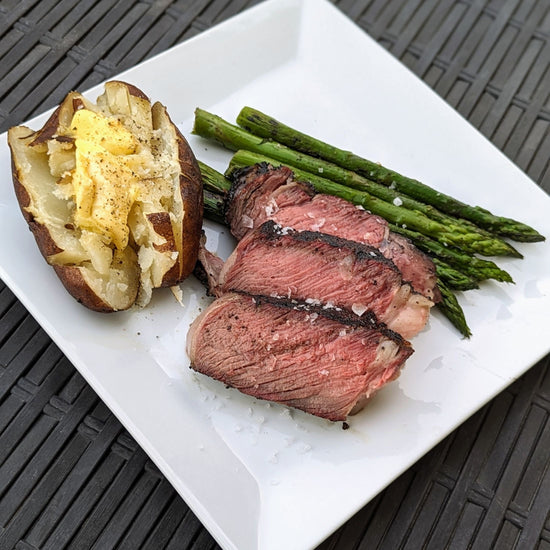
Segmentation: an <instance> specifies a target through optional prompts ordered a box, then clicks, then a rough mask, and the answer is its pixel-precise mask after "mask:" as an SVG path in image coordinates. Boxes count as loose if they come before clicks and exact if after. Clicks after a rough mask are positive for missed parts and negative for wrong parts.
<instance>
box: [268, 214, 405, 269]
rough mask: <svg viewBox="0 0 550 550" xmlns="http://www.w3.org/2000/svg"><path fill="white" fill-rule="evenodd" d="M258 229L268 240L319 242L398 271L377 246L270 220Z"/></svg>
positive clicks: (359, 258) (361, 259)
mask: <svg viewBox="0 0 550 550" xmlns="http://www.w3.org/2000/svg"><path fill="white" fill-rule="evenodd" d="M258 231H259V233H260V234H261V235H262V236H263V237H264V238H265V239H266V240H268V241H278V240H281V239H283V238H285V237H286V236H288V237H289V238H291V239H293V240H295V241H298V242H304V243H315V242H321V243H324V244H326V245H328V246H330V247H332V248H339V249H346V250H349V251H350V252H353V254H354V255H355V256H356V258H357V259H358V260H360V261H364V260H376V261H378V262H381V263H383V264H385V265H386V266H388V267H389V268H390V269H393V270H394V271H395V272H397V273H400V271H399V270H398V269H397V267H396V265H395V264H394V263H393V262H392V261H391V260H390V259H388V258H386V257H385V256H384V255H383V254H382V253H381V252H380V251H379V250H378V249H377V248H374V247H373V246H369V245H367V244H363V243H359V242H357V241H349V240H347V239H342V238H341V237H336V236H334V235H328V234H326V233H320V232H318V231H296V230H294V229H291V228H286V227H285V228H283V227H281V226H280V225H278V224H277V223H275V222H274V221H272V220H268V221H266V222H264V223H263V224H262V225H261V226H260V227H259V228H258ZM315 251H316V252H318V249H315Z"/></svg>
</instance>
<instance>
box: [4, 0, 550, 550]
mask: <svg viewBox="0 0 550 550" xmlns="http://www.w3.org/2000/svg"><path fill="white" fill-rule="evenodd" d="M254 3H256V2H245V1H242V0H240V1H239V0H233V1H231V0H229V1H227V0H214V1H207V0H195V1H184V0H182V1H168V0H162V1H161V0H159V1H141V2H137V1H123V0H120V1H114V0H99V1H96V2H92V1H80V2H78V1H76V0H70V1H69V0H41V1H33V0H21V1H20V0H9V1H8V0H5V1H2V2H0V59H1V63H0V129H1V130H2V131H4V130H6V129H7V128H8V127H9V126H10V125H13V124H17V123H20V122H22V121H23V120H25V119H27V118H29V117H31V116H33V115H35V114H38V113H40V112H42V111H43V110H45V109H46V108H49V107H52V106H54V105H56V104H57V103H58V102H59V101H60V100H61V99H62V98H63V97H64V95H65V94H66V93H67V91H69V90H70V89H81V90H82V89H86V88H88V87H90V86H92V85H94V84H96V83H98V82H100V81H102V80H104V79H106V78H108V77H110V76H112V75H114V74H117V73H119V72H120V71H121V70H124V69H126V68H129V67H131V66H133V65H134V64H136V63H138V62H139V61H141V60H143V59H146V58H147V57H149V56H151V55H154V54H155V53H158V52H160V51H162V50H164V49H166V48H168V47H170V46H172V45H174V44H175V43H177V42H179V41H182V40H185V39H186V38H188V37H190V36H193V35H195V34H197V33H200V32H202V31H203V30H205V29H207V28H209V27H211V26H212V25H214V24H216V23H218V22H220V21H222V20H224V19H226V18H227V17H230V16H231V15H233V14H236V13H238V12H240V11H242V10H243V9H246V8H247V7H248V6H250V5H252V4H254ZM335 4H336V5H337V6H338V7H339V8H340V9H341V10H343V11H344V12H345V13H347V14H348V15H349V16H350V17H351V18H352V19H353V20H355V21H356V22H357V24H358V25H360V26H361V27H362V28H363V29H365V30H366V31H367V32H368V33H369V34H370V35H371V36H373V37H374V38H375V39H376V40H378V41H379V42H380V43H381V44H383V45H384V47H386V48H387V49H388V50H389V51H390V52H392V53H393V54H394V55H395V56H396V57H398V58H399V59H401V60H402V61H403V63H404V64H405V65H407V66H408V67H409V68H410V69H411V70H413V71H414V72H415V73H416V74H417V75H418V76H420V77H421V78H422V79H423V80H424V81H425V82H426V83H427V84H428V85H430V86H431V87H432V88H433V89H434V90H435V91H436V92H437V93H439V94H440V95H441V96H442V97H443V98H444V99H445V100H446V101H447V102H448V103H449V104H451V105H452V106H453V107H454V108H455V109H457V110H458V112H459V113H461V114H462V115H463V116H464V117H466V118H467V119H468V120H469V121H470V122H471V123H472V124H473V125H474V126H476V127H477V128H479V129H480V130H481V131H482V132H483V133H484V134H485V135H486V136H487V137H488V138H489V139H490V140H491V141H492V142H493V143H495V145H497V146H498V147H499V148H500V149H501V150H502V151H503V152H504V153H505V154H506V155H507V156H508V157H509V158H510V159H511V160H512V161H514V162H515V163H516V164H517V165H518V166H519V167H520V168H522V169H523V170H524V171H525V172H526V173H527V174H528V175H529V176H530V177H531V178H533V179H534V180H535V181H536V182H537V183H539V185H541V186H542V187H543V188H544V189H545V190H546V191H549V190H550V170H549V156H550V155H549V152H550V132H549V124H550V99H549V92H550V66H549V59H550V44H549V42H550V40H549V37H550V4H549V3H548V1H547V0H538V1H537V0H506V1H505V0H494V1H481V0H464V1H454V0H453V1H451V0H388V1H387V0H362V1H346V0H342V1H340V2H335ZM548 365H549V358H548V357H547V358H545V359H544V360H542V361H541V362H540V363H539V364H537V365H536V366H535V367H533V368H532V369H531V370H530V371H529V372H528V373H527V374H526V375H524V376H523V377H522V378H521V379H520V380H518V381H517V382H516V383H515V384H513V385H512V386H511V387H510V388H508V389H507V390H506V391H504V392H503V393H502V394H500V395H499V396H498V397H497V398H495V399H494V400H493V401H492V402H491V403H489V404H488V405H486V406H485V407H484V408H483V409H482V410H480V411H479V412H478V413H477V414H475V415H474V416H472V417H471V418H470V419H469V420H468V421H467V422H466V423H465V424H463V425H462V426H461V427H459V428H458V429H457V430H456V431H455V432H454V433H452V434H451V435H450V436H449V437H447V438H446V439H445V440H444V441H442V442H441V443H440V444H439V445H438V446H437V447H436V448H434V449H433V450H432V451H431V452H430V453H428V454H427V455H426V456H425V457H424V458H423V459H421V460H420V461H419V462H418V463H417V464H415V465H414V466H413V467H412V468H411V469H409V470H408V471H407V472H405V473H404V474H403V475H402V476H400V477H399V478H398V479H397V480H396V481H395V482H394V483H393V484H391V485H390V486H389V487H388V488H387V489H386V490H385V491H383V492H382V493H381V494H379V495H378V496H377V497H376V498H375V499H373V500H372V501H371V502H370V503H369V504H367V505H366V506H365V507H364V508H363V509H362V510H361V511H360V512H359V513H357V514H356V515H355V516H354V517H353V518H352V519H351V520H350V521H349V522H347V523H346V524H345V525H344V526H343V527H342V528H340V529H339V530H338V531H337V532H336V533H335V534H334V535H332V536H331V537H329V539H328V540H327V541H325V543H323V544H322V545H321V547H320V548H322V550H329V549H335V550H347V549H351V548H358V549H367V548H368V549H369V550H370V549H372V548H384V549H392V550H393V549H397V548H403V549H405V548H406V549H417V548H430V549H434V550H439V549H441V548H453V549H461V548H479V549H487V548H493V547H494V548H515V549H529V550H530V549H534V548H538V549H541V550H542V549H545V548H550V519H549V510H550V468H549V467H548V466H549V449H550V422H549V412H550V374H549V370H548ZM334 505H335V507H336V506H338V503H337V502H335V503H334ZM215 547H217V545H216V543H215V541H214V540H213V539H212V537H211V536H210V535H209V534H208V532H207V531H206V530H205V529H204V528H203V527H202V525H201V524H200V522H198V520H197V519H196V518H195V516H194V515H193V514H192V513H191V511H190V510H189V509H188V507H187V505H186V504H185V503H184V502H183V501H182V500H181V498H180V497H179V496H178V495H177V494H176V493H175V491H174V490H173V488H172V487H171V486H170V484H169V483H168V482H167V481H166V480H165V479H164V477H163V476H162V474H160V472H159V471H158V470H157V468H156V467H155V466H154V465H153V464H152V463H151V461H150V460H149V459H148V457H147V456H146V455H145V453H144V452H143V451H142V450H141V449H140V448H139V447H138V446H137V445H136V443H135V442H134V440H133V439H132V438H131V437H130V436H129V435H128V434H127V433H126V432H125V430H124V429H123V428H122V426H121V425H120V424H119V422H118V421H117V420H116V419H115V418H114V416H113V415H112V414H111V413H110V411H109V410H108V409H107V408H106V407H105V405H104V404H103V403H102V402H101V400H99V399H98V397H97V396H96V395H95V394H94V392H93V391H92V390H91V388H90V387H89V386H88V385H87V384H86V382H85V381H84V380H83V379H82V377H81V376H80V375H79V374H78V372H77V371H76V370H75V369H74V367H73V366H72V365H71V364H70V363H69V362H68V361H67V359H66V358H64V356H63V355H62V353H61V352H60V351H59V350H58V349H57V347H56V346H55V344H53V343H52V342H51V340H50V339H49V338H48V336H47V335H46V334H45V333H44V331H43V330H42V329H41V328H40V327H39V326H38V324H37V323H36V322H35V321H34V319H33V318H32V317H31V316H30V315H29V314H28V313H27V312H26V311H25V309H24V308H23V307H22V305H21V304H20V303H19V302H18V301H17V300H16V298H15V297H14V296H13V294H12V293H11V291H10V290H9V289H8V288H6V287H5V285H3V284H0V549H1V550H4V549H12V548H17V549H18V550H26V549H28V550H30V549H41V550H45V549H51V550H58V549H61V548H74V549H78V550H81V549H88V548H97V549H108V548H124V549H135V548H151V549H176V548H177V549H203V548H204V549H206V548H215Z"/></svg>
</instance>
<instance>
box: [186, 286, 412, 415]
mask: <svg viewBox="0 0 550 550" xmlns="http://www.w3.org/2000/svg"><path fill="white" fill-rule="evenodd" d="M187 352H188V355H189V357H190V359H191V366H192V368H193V369H195V370H196V371H198V372H200V373H202V374H205V375H207V376H210V377H212V378H215V379H216V380H219V381H221V382H223V383H224V384H227V385H229V386H231V387H234V388H237V389H238V390H240V391H241V392H243V393H246V394H248V395H251V396H254V397H257V398H260V399H266V400H270V401H275V402H278V403H282V404H285V405H288V406H291V407H295V408H297V409H301V410H303V411H305V412H307V413H310V414H314V415H316V416H320V417H323V418H327V419H329V420H333V421H336V420H345V419H346V417H347V416H348V415H349V414H353V413H355V412H357V411H358V410H360V409H361V408H362V407H363V406H364V404H365V402H366V400H367V399H368V398H369V397H370V396H372V394H373V393H375V392H376V391H377V390H378V389H380V388H381V387H382V386H384V385H385V384H386V383H388V382H389V381H391V380H393V379H395V378H396V377H397V376H398V375H399V372H400V369H401V367H402V366H403V364H404V362H405V361H406V359H407V358H408V357H409V356H410V355H411V354H412V353H413V350H412V348H411V346H410V344H409V343H408V342H406V341H405V340H403V338H401V337H400V336H399V335H397V334H395V333H393V332H391V331H389V330H387V329H383V328H379V327H376V326H375V325H374V324H373V322H372V320H371V319H368V318H367V319H361V318H358V317H356V316H349V315H348V316H346V315H345V314H342V313H336V312H334V311H328V310H323V309H322V308H319V307H315V306H306V305H303V304H302V305H297V304H292V303H291V302H289V301H283V300H276V299H269V298H260V297H252V296H249V295H243V294H235V293H227V294H225V295H223V296H222V297H221V298H218V299H216V300H215V301H214V302H213V303H212V304H211V305H210V306H209V307H208V308H207V309H206V310H205V311H204V312H203V313H202V314H201V315H200V317H198V318H197V319H196V320H195V321H194V322H193V324H192V326H191V328H190V331H189V334H188V337H187Z"/></svg>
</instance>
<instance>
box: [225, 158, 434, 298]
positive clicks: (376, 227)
mask: <svg viewBox="0 0 550 550" xmlns="http://www.w3.org/2000/svg"><path fill="white" fill-rule="evenodd" d="M232 179H233V183H232V186H231V190H230V192H229V194H228V200H227V203H226V218H227V221H228V223H229V225H230V227H231V232H232V234H233V235H234V236H235V237H236V238H237V239H242V238H243V237H244V236H245V235H246V233H248V232H249V231H250V230H251V229H254V228H257V227H259V226H260V225H262V223H264V222H265V221H267V220H273V221H275V222H276V223H278V224H279V225H281V226H283V227H292V228H293V229H296V230H298V231H303V230H308V231H319V232H321V233H326V234H328V235H335V236H337V237H341V238H343V239H348V240H352V241H357V242H361V243H365V244H368V245H371V246H374V247H375V248H378V249H379V250H380V251H381V252H382V254H383V255H384V256H385V257H386V258H389V259H390V260H392V261H393V262H394V263H395V265H396V266H397V267H398V268H399V270H400V271H401V273H402V275H403V280H404V281H407V282H410V283H411V285H412V286H413V288H414V289H415V290H416V291H417V292H420V293H421V294H423V295H424V296H426V297H427V298H429V299H430V300H432V301H434V302H437V301H439V298H440V295H439V291H438V289H437V287H436V282H437V277H436V271H435V266H434V263H433V262H432V260H431V259H430V258H429V257H428V256H426V254H424V253H423V252H422V251H420V250H418V249H417V248H416V247H415V246H414V245H413V244H412V243H411V242H410V241H409V240H408V239H406V238H405V237H403V236H401V235H398V234H396V233H393V232H392V231H390V230H389V227H388V223H387V221H386V220H384V219H383V218H381V217H380V216H376V215H374V214H371V213H370V212H367V211H365V210H361V209H358V208H357V207H356V206H354V205H353V204H351V203H350V202H348V201H346V200H344V199H341V198H339V197H334V196H331V195H325V194H315V193H314V192H313V190H312V188H311V187H310V186H309V185H308V184H305V183H302V182H297V181H295V180H294V177H293V173H292V171H291V170H290V169H289V168H287V167H285V166H281V167H278V168H274V167H272V166H270V165H268V164H266V163H262V164H257V165H255V166H251V167H247V168H244V169H242V170H238V171H236V172H235V173H234V174H233V178H232Z"/></svg>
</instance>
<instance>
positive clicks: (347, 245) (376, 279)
mask: <svg viewBox="0 0 550 550" xmlns="http://www.w3.org/2000/svg"><path fill="white" fill-rule="evenodd" d="M232 290H237V291H243V292H247V293H250V294H258V295H264V296H279V297H286V298H288V299H295V300H298V301H304V302H309V303H313V304H315V303H317V304H323V305H324V306H325V307H335V308H340V309H343V310H347V311H351V312H353V313H355V314H357V315H359V316H361V315H364V314H366V313H367V312H371V313H373V314H374V315H375V316H376V317H377V319H378V320H379V321H381V322H383V323H385V324H387V325H388V327H390V328H391V329H392V330H395V331H396V332H398V333H400V334H401V335H403V336H404V337H405V338H410V337H412V336H414V335H415V334H416V333H418V332H419V331H420V330H421V329H422V328H423V327H424V325H425V323H426V321H427V319H428V315H429V311H430V307H431V306H432V302H431V301H430V300H428V299H427V298H425V297H424V296H422V295H420V294H416V293H414V292H413V290H412V288H411V286H410V285H408V284H403V282H402V278H401V273H400V272H399V270H398V269H397V268H396V267H395V265H394V264H393V262H391V261H389V260H388V259H386V258H385V257H384V256H383V255H382V254H381V253H380V252H379V251H378V250H377V249H375V248H373V247H370V246H367V245H364V244H361V243H357V242H354V241H348V240H345V239H340V238H338V237H334V236H331V235H326V234H323V233H317V232H312V231H294V230H291V229H288V228H281V227H280V226H278V225H277V224H275V223H274V222H271V221H268V222H265V223H264V224H263V225H262V226H261V227H260V228H259V229H257V230H254V231H252V232H250V233H248V234H247V235H246V237H244V238H243V239H242V240H241V241H240V242H239V243H238V245H237V247H236V249H235V251H234V252H233V253H232V254H231V256H230V257H229V258H228V260H227V261H226V262H225V264H224V266H223V268H222V269H221V272H220V275H219V287H218V294H219V293H224V292H229V291H232Z"/></svg>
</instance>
